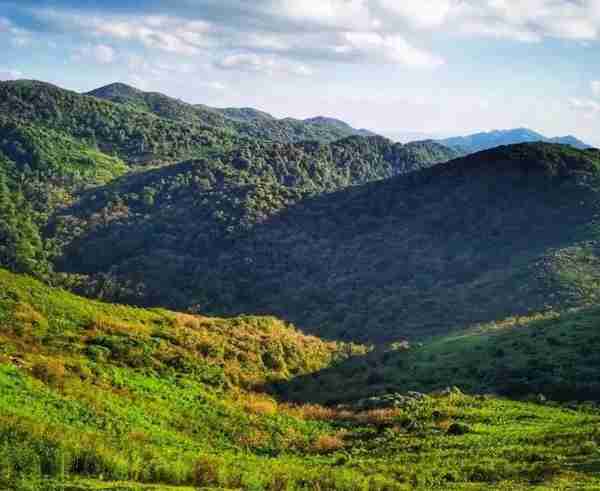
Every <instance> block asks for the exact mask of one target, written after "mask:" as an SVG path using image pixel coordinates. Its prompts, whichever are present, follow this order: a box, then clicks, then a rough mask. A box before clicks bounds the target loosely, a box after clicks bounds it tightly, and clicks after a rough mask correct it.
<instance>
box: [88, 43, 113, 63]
mask: <svg viewBox="0 0 600 491" xmlns="http://www.w3.org/2000/svg"><path fill="white" fill-rule="evenodd" d="M93 53H94V57H95V58H96V61H98V63H102V64H107V63H112V62H113V61H114V59H115V50H114V49H113V48H112V47H111V46H107V45H106V44H99V45H97V46H94V48H93Z"/></svg>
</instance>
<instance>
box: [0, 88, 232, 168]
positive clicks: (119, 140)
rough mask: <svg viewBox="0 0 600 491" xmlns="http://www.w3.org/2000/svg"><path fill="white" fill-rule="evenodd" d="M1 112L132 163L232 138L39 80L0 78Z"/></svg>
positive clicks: (186, 153) (225, 143)
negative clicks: (6, 79) (10, 80)
mask: <svg viewBox="0 0 600 491" xmlns="http://www.w3.org/2000/svg"><path fill="white" fill-rule="evenodd" d="M0 112H1V113H2V116H3V117H4V118H5V119H8V118H10V119H11V120H12V121H14V122H16V123H21V124H30V125H38V126H41V127H44V128H45V129H51V130H54V131H59V132H61V133H63V134H66V135H68V136H69V137H71V138H75V139H77V140H78V141H79V142H81V143H83V144H86V145H88V146H91V147H93V148H96V149H98V150H100V151H101V152H103V153H106V154H108V155H115V156H118V157H119V158H121V159H122V160H124V161H126V162H127V163H128V164H130V165H132V166H135V165H149V164H165V163H172V162H176V161H179V160H183V159H185V158H190V157H193V156H203V155H206V154H207V153H208V152H210V151H211V150H213V151H214V150H222V149H223V148H230V147H231V146H232V144H233V143H234V142H235V137H234V135H233V134H232V132H231V131H228V130H226V129H223V128H215V127H209V126H206V125H202V124H199V123H197V122H193V121H192V122H188V121H181V120H177V121H174V120H172V119H167V118H161V117H157V116H156V115H154V114H151V113H149V112H146V111H141V110H139V108H134V107H129V106H127V105H124V104H115V103H111V102H108V101H104V100H101V99H98V98H96V97H90V96H85V95H80V94H77V93H75V92H71V91H68V90H64V89H61V88H59V87H55V86H53V85H50V84H47V83H44V82H38V81H27V80H20V81H12V82H0Z"/></svg>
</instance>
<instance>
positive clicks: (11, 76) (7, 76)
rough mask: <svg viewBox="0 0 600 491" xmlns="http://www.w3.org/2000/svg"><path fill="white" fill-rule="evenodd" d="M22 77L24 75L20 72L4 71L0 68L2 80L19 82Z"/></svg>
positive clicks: (0, 78)
mask: <svg viewBox="0 0 600 491" xmlns="http://www.w3.org/2000/svg"><path fill="white" fill-rule="evenodd" d="M22 77H23V74H22V73H21V72H20V71H19V70H4V69H2V68H0V80H17V79H19V78H22Z"/></svg>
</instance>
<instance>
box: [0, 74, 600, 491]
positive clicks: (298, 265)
mask: <svg viewBox="0 0 600 491" xmlns="http://www.w3.org/2000/svg"><path fill="white" fill-rule="evenodd" d="M519 139H521V140H523V139H525V141H524V142H522V141H516V140H519ZM540 140H541V141H540ZM547 140H548V139H546V138H545V137H543V136H542V135H539V134H537V133H532V132H530V131H529V130H524V129H522V130H514V131H507V132H496V133H492V134H481V135H474V136H472V137H466V138H463V139H458V140H451V141H443V142H437V141H432V140H424V141H416V142H411V143H407V144H400V143H394V142H393V141H391V140H389V139H387V138H384V137H382V136H378V135H375V134H372V133H371V132H369V131H367V130H356V129H354V128H352V127H351V126H349V125H347V124H346V123H344V122H342V121H339V120H335V119H332V118H325V117H315V118H309V119H307V120H295V119H290V118H284V119H277V118H274V117H272V116H271V115H269V114H267V113H264V112H262V111H259V110H256V109H252V108H225V109H222V108H221V109H220V108H212V107H208V106H203V105H192V104H187V103H185V102H182V101H179V100H177V99H173V98H170V97H167V96H165V95H162V94H157V93H147V92H143V91H140V90H138V89H135V88H133V87H129V86H126V85H123V84H112V85H109V86H106V87H102V88H100V89H97V90H95V91H92V92H90V93H88V94H79V93H76V92H73V91H68V90H64V89H62V88H60V87H56V86H54V85H51V84H47V83H44V82H38V81H12V82H2V83H0V394H2V397H0V488H1V489H15V490H19V491H21V490H23V491H24V490H44V491H45V490H56V489H72V490H73V491H75V490H77V491H91V490H93V489H108V488H111V489H123V490H127V491H134V490H135V491H139V490H150V489H165V490H168V491H176V490H177V491H193V490H194V489H215V490H216V489H252V490H257V491H259V490H260V491H262V490H265V491H274V490H284V489H286V490H311V489H313V490H317V489H319V490H323V489H328V490H344V491H355V490H364V491H367V490H369V491H397V490H398V491H399V490H404V489H480V488H481V489H483V488H488V487H492V488H498V489H500V488H501V489H526V488H530V487H532V486H535V488H536V489H598V488H599V487H600V479H599V478H598V474H597V472H596V471H597V460H598V454H599V453H598V442H599V441H600V440H599V438H598V431H597V426H598V422H599V421H600V409H599V407H600V406H599V405H598V401H600V386H599V384H598V382H597V381H598V377H599V376H600V357H599V355H598V353H600V336H599V335H598V333H597V325H598V320H599V318H600V313H599V311H598V301H599V299H600V280H599V278H600V150H597V149H592V148H587V146H585V145H584V144H582V143H581V142H579V141H576V140H573V139H571V138H570V137H565V138H563V139H560V140H559V141H558V142H556V141H553V140H552V141H547ZM456 142H458V143H456ZM461 142H462V143H461ZM503 143H510V144H508V145H504V144H503ZM486 145H490V146H491V147H492V148H489V149H485V150H481V151H478V150H480V148H483V147H485V146H486ZM498 145H499V146H498ZM578 147H581V148H578ZM472 152H473V153H472ZM78 295H80V296H78ZM169 309H171V310H169Z"/></svg>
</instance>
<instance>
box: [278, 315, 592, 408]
mask: <svg viewBox="0 0 600 491" xmlns="http://www.w3.org/2000/svg"><path fill="white" fill-rule="evenodd" d="M599 326H600V310H599V309H598V307H595V306H594V307H587V308H583V309H574V310H572V311H567V312H563V313H558V312H553V311H550V312H544V313H539V314H533V315H530V316H523V317H510V318H508V319H504V320H502V321H497V322H491V323H488V324H482V325H479V326H476V327H474V328H471V329H469V330H467V331H461V332H457V333H454V334H451V335H448V336H440V337H437V338H433V339H431V340H429V341H425V342H424V343H413V344H408V343H397V344H393V345H391V346H388V347H386V348H381V349H378V350H376V351H373V352H372V353H370V354H369V355H368V356H365V357H357V358H355V359H352V360H349V361H347V362H345V363H343V364H341V365H339V366H336V367H335V368H332V369H329V370H324V371H322V372H319V373H318V374H317V375H316V376H310V377H299V378H297V379H295V380H293V381H292V382H290V383H289V384H281V385H278V386H277V387H278V390H279V391H280V392H281V393H282V394H285V395H286V396H287V397H291V398H292V399H293V398H296V399H301V400H303V401H306V400H312V401H318V402H321V403H323V402H329V403H331V402H332V401H336V402H340V401H345V400H347V401H348V400H349V401H352V400H356V399H361V398H365V397H369V396H373V394H379V395H380V396H383V395H385V394H388V393H396V392H397V393H406V392H408V391H420V392H427V393H429V392H432V391H437V390H442V389H444V388H446V387H451V386H459V387H460V388H461V389H463V390H465V391H467V392H469V393H471V394H486V393H495V394H502V395H504V396H508V397H518V398H523V397H529V396H535V395H537V394H542V395H544V397H546V398H549V399H552V400H560V401H566V402H568V401H586V400H591V401H598V400H600V385H599V384H598V375H599V372H600V357H599V356H598V350H599V348H600V335H599V331H598V327H599ZM339 380H344V381H345V383H344V389H343V390H342V389H341V388H340V386H339Z"/></svg>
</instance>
